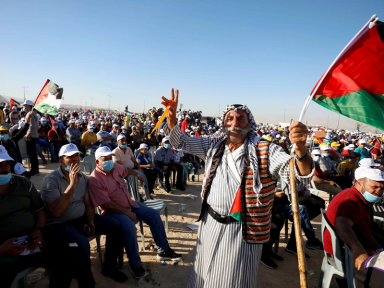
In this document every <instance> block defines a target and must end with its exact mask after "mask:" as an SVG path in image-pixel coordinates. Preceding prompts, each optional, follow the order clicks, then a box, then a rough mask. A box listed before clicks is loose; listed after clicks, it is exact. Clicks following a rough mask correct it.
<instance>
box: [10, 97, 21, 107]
mask: <svg viewBox="0 0 384 288" xmlns="http://www.w3.org/2000/svg"><path fill="white" fill-rule="evenodd" d="M9 104H10V105H11V106H20V103H19V102H17V101H16V100H14V99H12V98H11V99H10V100H9Z"/></svg>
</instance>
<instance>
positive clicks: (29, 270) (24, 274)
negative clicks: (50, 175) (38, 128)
mask: <svg viewBox="0 0 384 288" xmlns="http://www.w3.org/2000/svg"><path fill="white" fill-rule="evenodd" d="M24 141H25V140H24ZM38 268H39V267H35V266H32V267H28V268H25V269H23V270H21V271H20V272H19V273H17V275H16V277H15V279H14V280H13V281H14V282H15V281H16V282H17V288H24V277H27V276H28V275H29V274H31V273H32V272H34V271H35V270H36V269H38Z"/></svg>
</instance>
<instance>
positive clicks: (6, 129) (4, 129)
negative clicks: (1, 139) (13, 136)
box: [0, 126, 8, 131]
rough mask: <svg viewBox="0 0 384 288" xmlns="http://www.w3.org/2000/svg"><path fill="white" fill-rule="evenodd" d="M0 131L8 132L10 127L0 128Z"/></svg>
mask: <svg viewBox="0 0 384 288" xmlns="http://www.w3.org/2000/svg"><path fill="white" fill-rule="evenodd" d="M0 131H8V127H7V126H0Z"/></svg>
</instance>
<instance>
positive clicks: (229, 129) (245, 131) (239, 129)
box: [224, 124, 251, 136]
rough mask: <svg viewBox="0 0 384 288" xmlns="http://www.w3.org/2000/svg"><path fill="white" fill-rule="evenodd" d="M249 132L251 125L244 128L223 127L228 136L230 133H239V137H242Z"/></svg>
mask: <svg viewBox="0 0 384 288" xmlns="http://www.w3.org/2000/svg"><path fill="white" fill-rule="evenodd" d="M249 130H251V124H247V126H246V127H245V128H240V127H239V126H235V127H229V128H227V127H224V132H225V134H227V135H228V136H229V135H230V133H231V132H232V131H240V135H241V136H244V135H246V134H248V132H249Z"/></svg>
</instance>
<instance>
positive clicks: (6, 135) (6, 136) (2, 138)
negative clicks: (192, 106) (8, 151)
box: [0, 134, 9, 141]
mask: <svg viewBox="0 0 384 288" xmlns="http://www.w3.org/2000/svg"><path fill="white" fill-rule="evenodd" d="M8 139H9V135H8V134H2V135H0V140H1V141H7V140H8Z"/></svg>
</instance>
